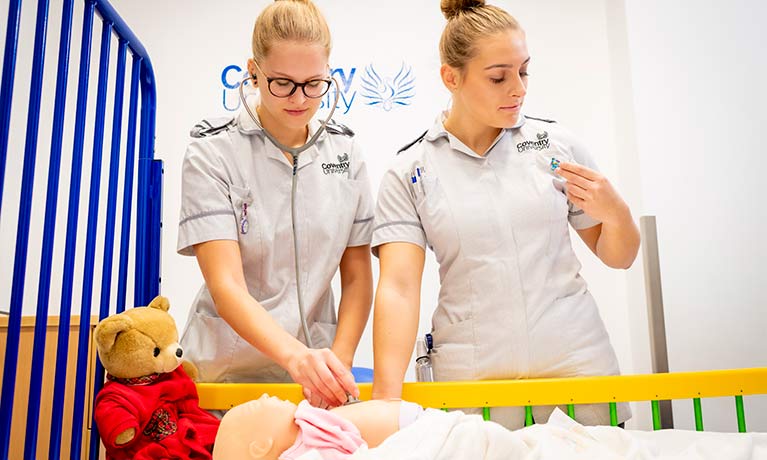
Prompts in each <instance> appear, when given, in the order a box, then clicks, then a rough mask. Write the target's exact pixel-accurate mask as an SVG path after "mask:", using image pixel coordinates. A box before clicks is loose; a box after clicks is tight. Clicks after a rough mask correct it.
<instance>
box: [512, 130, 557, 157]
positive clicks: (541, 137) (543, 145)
mask: <svg viewBox="0 0 767 460" xmlns="http://www.w3.org/2000/svg"><path fill="white" fill-rule="evenodd" d="M535 137H536V138H538V140H537V141H524V142H520V143H519V144H517V152H519V153H524V152H526V151H527V150H544V149H547V148H549V145H550V140H549V133H548V131H544V132H542V133H537V134H536V135H535Z"/></svg>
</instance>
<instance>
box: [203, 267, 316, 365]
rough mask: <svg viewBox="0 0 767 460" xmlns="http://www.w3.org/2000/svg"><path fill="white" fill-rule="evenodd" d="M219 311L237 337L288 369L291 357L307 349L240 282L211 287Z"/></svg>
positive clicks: (209, 286) (218, 284)
mask: <svg viewBox="0 0 767 460" xmlns="http://www.w3.org/2000/svg"><path fill="white" fill-rule="evenodd" d="M208 289H209V290H210V292H211V295H212V297H213V300H214V302H215V304H216V310H217V311H218V314H219V316H221V318H223V319H224V320H225V321H226V322H227V323H228V324H229V325H230V326H231V327H232V329H234V330H235V332H237V334H238V335H239V336H240V337H242V338H243V339H245V340H246V341H247V342H248V343H250V344H251V345H253V346H254V347H256V348H257V349H258V350H259V351H261V352H262V353H263V354H264V355H266V356H268V357H269V358H270V359H272V360H273V361H274V362H276V363H277V364H278V365H280V366H281V367H283V368H287V365H288V361H289V360H290V357H291V356H293V355H295V354H296V353H298V352H299V351H300V350H302V349H303V348H305V345H304V344H302V343H301V342H299V341H298V340H297V339H296V338H295V337H293V336H292V335H290V334H288V333H287V332H286V331H285V329H283V328H282V326H281V325H280V324H279V323H277V321H275V320H274V318H272V316H271V315H270V314H269V312H267V311H266V309H264V307H263V306H261V304H260V303H258V301H256V299H254V298H253V297H252V296H251V295H250V293H249V292H248V291H247V289H246V288H245V287H243V286H240V285H239V284H237V283H226V282H220V283H214V284H212V285H211V284H210V283H209V284H208Z"/></svg>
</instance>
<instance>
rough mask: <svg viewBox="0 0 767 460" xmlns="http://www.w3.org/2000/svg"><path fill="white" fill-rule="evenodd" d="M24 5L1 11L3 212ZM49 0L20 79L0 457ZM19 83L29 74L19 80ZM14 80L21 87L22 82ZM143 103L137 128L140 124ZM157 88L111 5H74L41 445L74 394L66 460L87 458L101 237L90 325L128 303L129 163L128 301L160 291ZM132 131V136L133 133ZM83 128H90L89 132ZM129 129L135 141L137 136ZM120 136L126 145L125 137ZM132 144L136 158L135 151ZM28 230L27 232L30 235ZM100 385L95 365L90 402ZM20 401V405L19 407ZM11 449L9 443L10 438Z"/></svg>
mask: <svg viewBox="0 0 767 460" xmlns="http://www.w3.org/2000/svg"><path fill="white" fill-rule="evenodd" d="M73 1H74V0H62V15H61V17H62V20H61V32H60V39H59V56H58V69H57V77H56V96H55V103H54V107H53V124H52V127H51V129H52V137H51V147H50V156H49V167H48V178H47V179H48V180H47V190H46V203H45V218H44V223H43V224H42V233H43V238H42V251H41V260H40V274H39V279H38V292H37V299H36V305H37V309H36V321H35V330H34V343H33V352H32V366H31V376H30V379H29V400H28V401H27V407H26V410H27V412H26V421H27V422H26V427H25V431H24V433H25V441H24V458H25V459H35V458H38V457H41V456H42V455H41V454H40V453H39V452H37V449H38V444H39V442H38V429H39V419H40V406H41V396H42V395H41V392H42V383H43V380H44V379H43V368H44V354H45V353H44V350H45V338H46V329H47V318H48V314H49V308H48V307H49V296H50V287H51V284H52V280H51V267H52V265H53V263H52V259H53V251H54V246H55V243H54V240H55V239H54V236H55V234H56V232H55V230H56V212H57V205H58V194H59V178H60V172H59V170H60V165H61V156H62V150H63V132H64V128H65V117H66V115H65V114H66V102H67V101H66V98H67V97H66V95H67V79H68V75H69V63H70V40H71V32H72V22H73V21H72V16H73ZM21 7H22V5H21V0H11V1H10V3H9V12H8V22H7V24H8V25H7V29H6V42H5V54H4V56H3V74H2V89H1V90H0V213H2V210H3V206H2V204H3V189H4V187H5V184H6V181H5V169H6V168H5V166H6V159H7V157H8V149H9V132H10V122H11V116H10V115H11V107H12V101H13V90H14V84H15V80H16V78H15V77H16V75H15V69H16V59H17V49H18V42H19V31H20V17H21ZM48 10H49V2H48V0H38V2H37V16H36V17H37V20H36V28H35V44H34V55H33V64H32V73H31V75H29V76H28V79H29V81H30V82H31V84H30V96H29V108H28V111H27V125H26V139H25V147H24V166H23V172H22V179H21V198H20V203H19V216H18V222H17V229H16V250H15V257H14V268H13V281H12V286H11V301H10V315H9V318H8V328H7V341H6V352H5V359H4V371H3V381H2V395H1V396H0V458H9V457H10V452H11V450H12V447H13V448H18V447H19V446H12V445H11V430H12V427H13V412H14V409H15V410H16V412H17V413H18V412H19V411H20V410H21V409H23V408H19V407H16V408H14V396H15V390H16V389H15V384H16V380H17V369H16V368H17V364H18V359H19V340H20V331H21V316H22V310H23V306H24V305H25V304H31V303H32V302H31V301H27V302H25V300H24V292H25V289H24V287H25V277H26V275H27V254H28V251H29V243H30V241H29V234H30V228H31V227H32V223H31V219H30V215H31V208H32V202H33V201H34V200H33V190H34V178H35V163H36V161H37V153H38V151H42V149H41V147H40V146H38V132H39V129H40V107H41V97H42V96H41V95H42V91H43V76H44V75H45V69H44V63H45V49H46V46H45V45H46V43H45V37H46V32H47V26H48V23H47V19H48ZM94 13H96V14H98V16H100V18H101V22H102V33H101V48H100V55H99V56H100V57H99V59H100V62H99V74H98V90H97V100H96V114H95V121H94V122H93V126H86V119H87V108H88V84H89V78H90V60H91V44H92V35H93V23H94ZM114 39H116V40H117V41H118V47H117V62H116V70H115V76H114V85H115V86H114V100H113V101H112V104H113V114H112V125H111V149H110V155H109V157H108V158H109V174H108V183H107V192H106V222H105V223H104V225H103V227H104V230H103V234H100V233H99V223H98V219H99V211H100V201H101V200H100V198H101V197H102V196H104V192H103V191H102V187H101V183H100V178H101V173H102V151H103V144H104V139H105V122H106V107H107V94H108V91H107V86H108V83H109V76H110V68H111V66H112V64H111V63H110V46H111V42H112V40H114ZM128 51H130V54H131V58H132V64H131V79H130V96H129V97H130V100H129V105H128V109H127V117H128V122H127V132H125V133H124V132H123V113H124V111H125V110H124V109H125V107H124V103H123V96H124V93H125V73H126V68H127V55H128ZM24 77H26V76H24ZM26 79H27V78H21V79H19V81H25V80H26ZM139 105H140V111H141V112H140V113H141V115H140V117H141V118H140V120H139V118H138V116H139V115H138V113H139ZM155 109H156V89H155V80H154V71H153V69H152V64H151V61H150V59H149V55H148V53H147V52H146V49H145V48H144V46H143V45H142V44H141V42H140V41H139V40H138V38H137V37H136V36H135V35H134V33H133V32H132V31H131V30H130V28H129V27H128V26H127V25H126V24H125V22H124V21H123V20H122V19H121V18H120V16H119V15H118V14H117V12H116V11H115V10H114V8H113V7H112V6H111V5H110V4H109V3H108V2H107V1H105V0H85V1H84V9H83V24H82V39H81V43H80V66H79V76H78V88H77V101H76V106H75V109H74V113H75V116H74V118H75V119H74V139H73V143H72V160H71V161H72V165H71V171H70V181H69V193H68V211H67V225H66V239H65V246H64V267H63V273H62V281H61V282H62V284H61V305H60V310H59V315H60V320H59V328H58V342H57V349H56V350H57V351H56V366H55V383H54V384H53V388H54V392H53V395H52V409H51V429H50V441H49V445H48V458H56V459H58V458H63V457H65V455H63V454H62V452H61V448H62V443H63V442H65V441H64V440H63V439H62V437H63V434H64V431H65V430H64V421H65V416H64V410H63V408H64V401H65V399H66V396H67V395H66V394H65V391H68V392H69V393H70V394H72V393H73V394H74V405H73V413H72V429H71V438H70V440H69V457H70V458H75V459H79V458H84V457H85V456H86V453H85V452H82V446H83V439H82V427H83V421H84V420H85V418H86V417H91V414H90V413H85V409H86V407H89V405H88V404H86V401H85V397H86V389H87V387H88V384H89V382H88V381H86V380H87V378H88V375H87V367H88V360H89V359H90V356H91V354H92V350H89V349H88V348H89V343H90V333H91V323H90V321H89V318H90V317H91V314H92V313H91V311H92V305H91V303H92V298H93V292H92V291H93V280H94V271H95V269H96V267H95V260H96V252H97V247H96V241H97V239H99V238H103V240H104V246H103V255H102V263H101V267H100V272H101V277H102V278H101V292H100V295H99V297H98V299H99V304H100V309H99V318H103V317H105V316H107V315H109V314H110V305H113V304H114V305H115V308H116V311H122V310H123V309H124V308H125V306H126V303H127V299H126V297H127V292H128V273H129V272H128V265H129V253H130V243H131V233H132V229H131V221H132V211H133V209H134V206H133V199H134V196H133V187H134V184H135V182H134V172H135V166H136V164H138V174H137V176H138V178H137V179H138V186H137V189H136V190H137V191H136V198H135V199H136V203H137V204H136V206H135V209H136V218H135V219H136V220H135V223H136V227H135V238H136V239H135V248H136V249H135V269H134V270H133V273H134V294H133V303H134V304H135V305H145V304H147V303H149V301H150V300H151V299H152V298H153V297H154V296H155V295H157V294H158V293H159V288H160V286H159V285H160V236H161V233H160V232H161V214H160V213H161V210H162V163H161V162H160V161H158V160H155V159H154V132H155ZM137 127H138V130H137ZM91 130H92V131H91ZM86 131H87V132H93V133H94V137H93V145H92V156H91V158H90V160H86V161H89V163H90V165H91V168H90V170H91V175H90V176H91V177H90V182H89V184H90V186H89V204H88V217H87V231H86V233H85V235H83V234H82V232H81V231H79V230H81V229H80V227H79V226H78V218H79V214H80V212H79V211H80V189H81V175H82V170H83V152H84V144H85V138H86ZM137 131H138V136H139V139H138V141H137V140H136V134H137ZM123 139H125V149H124V151H123V150H122V141H123ZM137 146H138V157H137V156H136V147H137ZM121 159H123V160H124V162H123V164H124V171H123V172H122V175H121V172H120V163H121ZM121 177H122V180H123V190H122V194H120V193H119V192H118V183H119V180H120V178H121ZM118 205H120V206H121V207H122V215H121V217H120V244H119V247H120V253H119V259H118V262H117V263H118V267H117V270H116V271H117V292H116V295H113V292H112V281H113V278H112V274H113V262H114V259H115V257H113V255H114V254H113V253H114V251H115V237H116V230H115V228H116V220H117V208H118ZM32 228H33V227H32ZM83 236H84V238H85V261H84V266H83V272H82V274H81V278H79V279H78V283H79V284H81V285H82V297H81V302H80V307H81V308H80V317H81V321H80V329H79V335H78V352H77V357H76V359H77V372H76V375H75V385H74V388H71V385H70V387H69V388H67V385H66V381H67V375H66V374H67V363H68V362H70V361H71V360H74V359H75V357H71V356H69V350H68V339H69V334H70V331H69V329H70V315H71V309H72V301H73V299H72V297H73V286H74V282H75V276H76V275H75V254H76V249H77V245H78V242H80V243H82V237H83ZM102 382H103V369H102V368H101V367H100V365H97V368H96V372H95V385H94V386H95V390H96V391H94V393H93V394H95V393H96V392H97V391H98V389H99V388H100V387H101V383H102ZM17 405H18V403H17ZM93 428H94V429H93V431H92V433H91V440H90V448H89V449H88V450H89V454H88V455H89V456H90V458H97V456H98V433H97V432H96V430H95V426H94V427H93ZM14 441H16V440H15V439H14Z"/></svg>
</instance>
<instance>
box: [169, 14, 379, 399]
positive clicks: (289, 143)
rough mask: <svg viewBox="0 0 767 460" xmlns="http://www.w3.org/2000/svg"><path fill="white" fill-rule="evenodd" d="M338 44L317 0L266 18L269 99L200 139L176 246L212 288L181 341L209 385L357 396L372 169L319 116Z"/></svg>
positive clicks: (368, 287)
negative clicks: (336, 279)
mask: <svg viewBox="0 0 767 460" xmlns="http://www.w3.org/2000/svg"><path fill="white" fill-rule="evenodd" d="M330 47H331V43H330V32H329V30H328V27H327V24H326V22H325V19H324V18H323V17H322V14H321V13H320V12H319V10H318V9H317V7H316V6H315V5H314V4H313V3H312V2H311V1H310V0H284V1H277V2H275V3H273V4H271V5H269V6H268V7H267V8H266V9H264V11H263V12H262V13H261V14H260V15H259V17H258V19H257V20H256V24H255V27H254V30H253V39H252V48H253V58H252V59H249V60H248V72H249V74H250V75H251V77H252V78H251V83H252V84H253V85H254V86H256V87H257V88H258V92H259V94H260V98H255V100H253V98H251V100H249V101H247V102H246V103H247V104H250V105H249V106H248V107H247V109H250V110H247V109H243V110H242V111H241V112H240V113H239V115H238V116H237V117H235V118H234V119H232V120H230V121H226V122H212V123H211V122H208V121H206V122H203V123H201V124H200V125H198V127H197V129H196V130H195V131H194V132H193V136H195V137H198V139H195V140H194V141H193V142H192V143H191V144H190V146H189V148H188V150H187V153H186V157H185V159H184V166H183V188H182V205H181V216H180V222H179V237H178V251H179V253H181V254H184V255H195V256H196V257H197V261H198V263H199V265H200V269H201V270H202V274H203V276H204V278H205V284H204V285H203V286H202V288H201V289H200V291H199V293H198V295H197V298H196V299H195V301H194V304H193V306H192V308H191V311H190V315H189V320H188V323H187V325H186V327H185V330H184V332H183V335H182V338H181V344H182V345H183V346H184V349H185V350H186V355H185V357H187V358H189V359H190V360H191V361H193V362H194V363H195V364H197V367H198V368H199V370H200V380H201V381H205V382H248V381H258V382H285V381H290V380H293V381H295V382H297V383H300V384H301V385H302V386H303V388H304V395H305V396H306V397H307V399H309V401H310V402H311V403H312V404H313V405H319V406H323V407H324V406H336V405H339V404H341V403H343V402H344V401H346V399H347V395H348V394H351V395H354V396H358V395H359V390H358V388H357V386H356V384H355V383H354V379H353V377H352V375H351V373H350V368H351V365H352V360H353V358H354V353H355V350H356V347H357V344H358V342H359V339H360V336H361V334H362V330H363V329H364V327H365V323H366V322H367V318H368V315H369V312H370V304H371V301H372V275H371V270H370V238H371V232H372V218H373V204H372V196H371V193H370V185H369V182H368V176H367V171H366V168H365V164H364V162H363V160H362V158H361V154H360V152H359V147H358V145H357V143H356V141H355V139H354V137H353V136H354V135H353V133H352V132H351V131H350V130H349V129H348V128H346V127H344V126H341V125H336V124H330V123H329V124H328V125H327V126H323V124H322V123H321V122H319V121H317V120H316V119H314V118H313V116H314V115H315V113H316V112H317V110H318V108H319V106H320V103H321V98H322V96H324V95H325V94H326V93H327V92H328V91H329V90H330V87H331V83H332V81H331V79H330V75H329V71H330V68H329V66H328V57H329V54H330ZM249 112H250V113H249ZM251 115H252V116H251ZM256 117H257V118H256ZM323 128H324V131H323ZM319 131H323V132H321V133H320V132H319ZM318 133H319V135H318V137H317V138H316V143H315V144H314V145H312V146H311V147H309V148H308V149H306V150H304V151H302V152H300V153H298V155H297V156H295V155H292V154H291V152H290V151H292V153H293V154H295V153H296V151H297V150H301V147H302V146H304V145H305V144H307V142H309V141H310V140H312V139H313V138H314V135H315V134H318ZM309 143H311V142H309ZM280 144H281V148H278V147H277V146H278V145H280ZM294 160H295V162H294ZM294 177H295V179H296V180H295V186H293V183H294V181H293V178H294ZM294 247H295V248H296V251H294ZM339 268H340V273H341V289H342V295H341V299H340V304H339V307H338V311H339V313H338V321H336V315H335V302H334V299H333V292H332V289H331V280H332V278H333V276H334V274H335V273H336V271H337V270H338V269H339ZM299 290H300V291H299ZM299 292H300V294H299ZM299 298H301V299H302V300H303V305H304V312H303V315H302V314H301V313H300V312H299ZM302 316H303V318H302ZM302 321H305V325H304V324H302ZM336 323H338V324H337V331H336ZM304 331H308V335H309V337H308V338H307V337H306V335H307V334H305V333H304ZM307 343H310V344H312V346H313V347H316V349H313V348H309V347H308V346H307Z"/></svg>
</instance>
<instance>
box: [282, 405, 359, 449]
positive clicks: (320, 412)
mask: <svg viewBox="0 0 767 460" xmlns="http://www.w3.org/2000/svg"><path fill="white" fill-rule="evenodd" d="M295 417H296V425H298V427H299V433H298V437H297V438H296V442H295V444H293V445H292V446H291V447H290V448H289V449H288V450H286V451H285V452H283V453H282V455H280V460H294V459H296V458H298V457H300V456H301V455H303V454H305V453H306V452H308V451H310V450H312V449H316V450H317V451H318V452H319V453H320V455H322V458H323V460H343V459H347V458H349V457H351V455H352V454H353V453H354V452H355V451H356V450H357V449H359V448H360V447H362V446H367V444H366V443H365V440H364V439H362V435H361V434H360V430H358V429H357V427H356V426H354V425H353V424H352V423H351V422H349V421H348V420H346V419H344V418H341V417H340V416H338V415H336V414H334V413H333V412H330V411H328V410H325V409H318V408H316V407H313V406H312V405H311V404H309V403H308V402H307V401H301V403H300V404H299V405H298V409H296V415H295Z"/></svg>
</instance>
